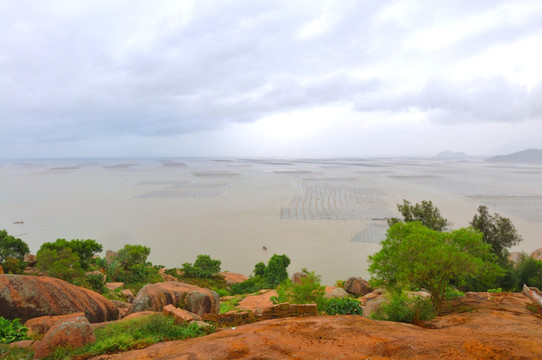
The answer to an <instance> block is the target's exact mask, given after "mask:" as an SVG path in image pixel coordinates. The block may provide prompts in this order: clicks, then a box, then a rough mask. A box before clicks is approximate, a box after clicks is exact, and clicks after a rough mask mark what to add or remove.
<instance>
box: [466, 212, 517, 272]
mask: <svg viewBox="0 0 542 360" xmlns="http://www.w3.org/2000/svg"><path fill="white" fill-rule="evenodd" d="M470 224H471V226H472V227H473V228H474V229H476V230H478V231H480V232H481V233H482V234H484V237H483V240H484V241H485V242H486V243H488V244H490V245H491V248H492V250H493V252H494V253H495V254H496V255H497V256H498V258H499V260H500V261H501V262H505V261H506V260H507V256H508V249H509V248H510V247H511V246H514V245H517V244H519V242H520V241H521V240H522V238H521V235H519V234H518V232H517V230H516V227H515V226H514V224H512V221H510V219H509V218H505V217H502V216H501V215H499V214H497V213H494V214H493V215H491V214H489V210H488V208H487V206H485V205H481V206H479V207H478V214H475V215H474V217H473V218H472V221H471V222H470Z"/></svg>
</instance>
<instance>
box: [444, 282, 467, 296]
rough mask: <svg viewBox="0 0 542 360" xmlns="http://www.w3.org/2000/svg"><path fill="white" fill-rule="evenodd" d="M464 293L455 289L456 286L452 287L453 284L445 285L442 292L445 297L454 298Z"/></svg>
mask: <svg viewBox="0 0 542 360" xmlns="http://www.w3.org/2000/svg"><path fill="white" fill-rule="evenodd" d="M463 295H465V293H463V292H462V291H459V290H457V288H455V287H453V286H450V285H448V286H446V292H445V293H444V296H445V298H446V299H448V300H449V299H455V298H458V297H461V296H463Z"/></svg>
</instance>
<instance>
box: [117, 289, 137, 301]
mask: <svg viewBox="0 0 542 360" xmlns="http://www.w3.org/2000/svg"><path fill="white" fill-rule="evenodd" d="M120 294H121V295H122V297H123V298H125V299H126V301H128V302H129V303H131V302H132V301H134V298H135V296H134V293H133V292H132V290H130V289H122V290H121V291H120Z"/></svg>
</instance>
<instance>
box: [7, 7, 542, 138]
mask: <svg viewBox="0 0 542 360" xmlns="http://www.w3.org/2000/svg"><path fill="white" fill-rule="evenodd" d="M396 3H397V2H395V1H376V0H375V1H364V2H358V1H341V2H327V1H321V2H320V1H314V2H310V6H309V5H308V4H309V3H307V4H305V5H302V4H299V3H294V2H288V1H257V2H253V1H228V2H216V1H197V2H194V7H193V9H192V10H191V13H189V14H188V13H185V12H184V10H179V11H177V10H172V13H168V12H167V11H163V10H162V9H161V7H160V6H159V5H157V4H156V3H155V2H147V1H136V2H134V1H119V2H115V3H111V2H109V1H103V2H100V1H90V2H85V1H81V2H77V3H62V2H57V1H50V2H33V1H29V2H24V1H20V2H19V1H17V2H8V1H4V2H2V1H1V0H0V115H1V117H2V119H0V131H2V132H3V133H6V134H10V135H11V137H12V138H15V137H20V138H19V139H18V140H21V141H28V142H31V141H66V140H74V139H92V138H95V137H107V136H109V137H114V136H118V135H132V134H135V135H141V136H169V135H175V134H182V133H189V132H194V131H204V130H209V129H214V128H220V127H223V126H226V125H227V124H229V123H232V122H251V121H256V120H258V119H259V118H261V117H263V116H266V115H270V114H273V113H278V112H285V111H291V110H296V109H303V108H307V107H312V106H320V105H328V104H332V103H335V102H339V101H340V102H344V103H351V104H354V105H355V109H357V110H359V111H374V110H389V111H401V110H403V109H405V108H408V107H416V108H419V109H422V110H424V111H428V112H430V113H431V114H432V116H433V120H434V121H437V122H441V123H449V122H461V121H463V122H465V121H517V120H522V119H524V118H528V117H532V116H535V115H537V114H540V112H541V110H540V103H539V102H538V101H536V99H535V97H534V94H535V93H540V90H539V89H538V90H536V91H538V92H536V91H533V92H531V93H528V92H527V90H526V89H524V88H522V87H521V86H518V85H514V84H511V83H508V82H506V81H504V80H502V79H498V78H494V79H479V80H476V81H473V82H471V83H469V84H455V83H454V82H453V81H450V80H447V79H445V78H444V79H442V80H439V81H430V82H428V83H427V85H426V87H425V88H424V89H423V90H422V91H420V92H412V91H405V90H400V88H401V85H404V84H403V83H401V81H402V79H395V78H394V76H393V74H394V71H395V69H394V67H396V66H400V67H409V66H410V64H412V63H416V62H419V61H427V59H425V58H424V57H425V56H426V55H424V54H418V53H415V52H413V51H409V50H405V49H404V48H403V43H404V41H405V39H406V38H407V37H408V35H409V34H410V33H411V31H412V30H413V29H415V28H416V27H418V26H423V25H425V24H426V23H429V24H430V23H432V22H435V21H438V20H439V16H442V14H450V15H451V16H455V17H461V16H466V15H468V14H472V13H474V12H480V11H486V10H487V9H491V8H492V7H493V6H495V1H480V2H475V3H472V2H468V3H467V2H448V3H440V5H439V6H436V7H435V6H434V5H432V4H433V3H434V2H430V1H428V0H427V1H419V2H414V3H413V4H412V6H413V10H412V12H411V13H408V14H405V16H406V17H408V19H407V20H406V21H405V22H400V21H395V20H390V21H387V22H384V23H380V22H378V21H377V20H376V17H377V16H378V15H379V14H380V13H382V12H383V11H385V10H386V9H387V8H388V7H389V6H393V5H394V4H396ZM21 4H22V5H21ZM51 4H54V5H55V6H53V7H51V6H50V5H51ZM172 4H175V2H171V3H170V2H164V3H163V4H162V5H164V6H166V5H172ZM176 11H177V12H176ZM185 15H186V17H184V16H185ZM322 15H325V16H329V17H330V19H331V25H330V27H329V28H328V29H326V30H325V31H324V32H322V34H319V35H316V36H314V37H309V38H300V37H299V36H298V35H299V31H300V30H301V29H302V27H303V26H304V25H306V24H308V23H310V22H312V21H314V20H315V19H317V18H319V17H320V16H322ZM176 19H184V20H178V21H177V20H176ZM536 26H537V25H536V21H534V20H533V21H531V22H529V23H525V24H519V25H514V26H511V25H503V26H502V27H497V28H495V29H490V30H488V31H487V32H485V33H483V34H480V35H477V36H476V37H473V38H469V39H466V40H465V41H463V42H461V43H458V44H455V45H454V46H453V47H451V48H449V49H445V50H443V51H442V52H440V53H436V54H433V55H434V59H433V60H432V61H429V62H428V64H429V65H430V67H428V68H427V76H428V77H429V78H431V76H433V77H434V76H436V75H438V74H439V72H440V71H441V70H440V69H439V68H438V67H439V66H440V61H441V60H442V59H447V61H449V62H450V63H452V62H453V61H454V60H455V59H457V58H460V57H461V56H465V54H473V53H477V52H480V51H484V50H485V49H487V48H488V47H490V46H492V45H493V44H494V43H495V42H496V41H501V38H504V40H506V41H511V40H514V39H517V38H521V37H522V36H524V34H526V33H529V32H531V31H533V29H536ZM380 64H383V66H387V67H389V72H390V75H389V76H388V77H387V78H382V76H381V75H371V74H370V73H369V75H364V77H362V78H360V77H359V76H355V75H353V74H356V73H360V72H361V73H364V71H365V69H370V68H371V67H374V66H378V65H380ZM396 89H399V90H396ZM21 134H24V135H21ZM12 141H15V140H12Z"/></svg>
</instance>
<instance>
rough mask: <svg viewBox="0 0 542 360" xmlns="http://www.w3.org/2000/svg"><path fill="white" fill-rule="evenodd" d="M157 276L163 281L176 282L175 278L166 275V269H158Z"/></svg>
mask: <svg viewBox="0 0 542 360" xmlns="http://www.w3.org/2000/svg"><path fill="white" fill-rule="evenodd" d="M158 274H160V276H161V277H162V279H164V281H177V278H175V276H173V275H170V274H166V269H160V270H158Z"/></svg>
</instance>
